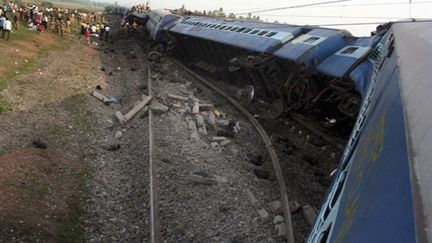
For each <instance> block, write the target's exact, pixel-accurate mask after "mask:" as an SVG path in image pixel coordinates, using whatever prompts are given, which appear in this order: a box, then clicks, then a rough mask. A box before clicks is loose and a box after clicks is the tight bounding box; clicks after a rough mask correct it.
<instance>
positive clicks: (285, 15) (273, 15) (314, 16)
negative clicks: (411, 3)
mask: <svg viewBox="0 0 432 243" xmlns="http://www.w3.org/2000/svg"><path fill="white" fill-rule="evenodd" d="M260 16H272V17H300V18H334V19H408V18H411V17H400V16H341V15H339V16H337V15H332V16H330V15H296V14H263V15H260Z"/></svg>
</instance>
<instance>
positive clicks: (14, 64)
mask: <svg viewBox="0 0 432 243" xmlns="http://www.w3.org/2000/svg"><path fill="white" fill-rule="evenodd" d="M69 43H70V42H69V41H67V40H66V39H64V38H61V37H59V36H56V35H54V34H52V33H47V32H45V33H36V32H33V31H30V30H28V29H26V28H25V26H23V25H22V26H20V28H19V29H18V30H17V31H14V32H12V33H11V38H10V40H9V41H8V42H7V41H5V40H4V39H0V91H1V90H4V89H6V88H7V87H8V86H9V82H10V80H12V79H13V78H15V77H16V76H18V75H23V74H26V73H30V72H32V71H34V70H36V68H38V67H39V66H40V65H41V63H40V62H39V60H40V59H41V58H43V57H46V56H48V53H49V51H51V50H57V51H61V50H64V49H66V48H67V47H68V46H69ZM9 110H11V107H10V105H9V104H7V103H6V102H5V100H4V99H3V98H2V97H1V96H0V113H2V112H7V111H9Z"/></svg>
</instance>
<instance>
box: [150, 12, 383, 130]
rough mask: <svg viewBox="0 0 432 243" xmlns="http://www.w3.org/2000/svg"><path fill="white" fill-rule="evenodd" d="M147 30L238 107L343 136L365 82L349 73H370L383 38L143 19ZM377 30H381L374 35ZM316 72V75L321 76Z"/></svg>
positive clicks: (168, 16)
mask: <svg viewBox="0 0 432 243" xmlns="http://www.w3.org/2000/svg"><path fill="white" fill-rule="evenodd" d="M148 16H149V20H148V23H147V30H148V31H149V33H150V36H151V38H152V39H153V40H154V41H155V43H159V44H160V46H163V48H164V49H166V50H168V51H170V52H171V53H172V54H173V55H175V56H176V57H177V58H179V59H182V60H184V61H187V62H189V63H190V62H195V65H196V66H198V67H200V68H201V69H204V70H206V71H208V72H210V73H212V74H214V75H215V77H219V78H220V79H222V80H230V83H231V84H233V85H235V86H236V87H238V90H240V91H242V92H239V96H242V98H243V102H244V103H247V102H249V103H254V105H256V104H258V105H259V106H260V107H263V108H264V110H268V111H270V112H268V113H267V115H266V117H269V118H275V117H277V116H280V115H282V114H286V113H287V112H297V113H300V114H303V115H305V116H306V117H308V118H310V120H315V121H320V123H322V124H325V125H326V127H327V129H328V130H331V127H334V128H337V129H333V130H334V132H340V131H342V134H341V135H342V136H344V134H345V136H346V135H347V134H349V132H350V131H351V130H350V129H351V128H352V126H353V124H354V121H355V119H356V116H357V113H358V110H359V106H360V103H361V94H362V92H363V90H362V89H363V88H364V86H365V82H367V80H366V79H365V77H363V76H362V75H361V74H362V73H361V72H360V73H355V75H351V74H352V71H353V69H354V68H355V67H356V66H358V65H360V66H371V64H370V62H371V61H369V60H368V57H371V58H373V57H374V56H376V55H377V52H379V50H377V49H374V48H375V46H376V44H377V43H378V41H379V40H380V38H381V37H382V34H383V33H384V32H385V31H383V30H381V31H379V32H377V33H376V34H375V35H374V36H372V37H366V38H356V37H353V36H351V35H350V34H349V33H348V32H346V31H342V30H335V29H326V28H318V27H308V26H306V27H305V26H294V25H285V24H272V23H263V22H252V21H239V20H227V19H215V18H208V17H197V16H188V17H180V16H177V15H174V14H172V13H170V12H168V11H151V12H149V14H148ZM382 29H385V28H382ZM323 70H324V71H323Z"/></svg>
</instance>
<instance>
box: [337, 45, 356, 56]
mask: <svg viewBox="0 0 432 243" xmlns="http://www.w3.org/2000/svg"><path fill="white" fill-rule="evenodd" d="M358 49H359V48H358V47H348V48H346V49H345V50H343V51H342V52H341V54H345V55H350V54H353V53H354V52H355V51H357V50H358Z"/></svg>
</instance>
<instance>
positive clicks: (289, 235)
mask: <svg viewBox="0 0 432 243" xmlns="http://www.w3.org/2000/svg"><path fill="white" fill-rule="evenodd" d="M173 62H174V63H175V64H176V65H177V66H179V67H180V68H182V69H183V70H185V71H186V72H187V73H189V74H190V75H192V76H193V77H194V78H196V79H197V80H198V81H200V82H202V83H204V84H205V85H207V86H208V87H210V88H211V89H213V90H214V91H216V92H217V93H219V94H220V95H222V96H223V97H224V98H225V99H227V100H228V101H229V102H230V103H231V104H232V105H234V106H235V107H236V108H237V109H238V110H239V111H240V112H241V113H243V115H244V116H246V117H247V118H248V119H249V121H250V122H251V123H252V125H253V126H254V127H255V129H256V130H257V131H258V133H259V134H260V136H261V138H262V140H263V141H264V144H265V146H266V149H267V151H268V153H269V155H270V159H271V161H272V165H273V169H274V171H275V173H276V179H277V183H278V186H279V190H280V194H281V198H282V205H283V213H284V218H285V227H286V234H285V238H286V240H287V242H288V243H294V230H293V225H292V219H291V212H290V209H289V199H288V193H287V187H286V185H285V181H284V177H283V175H282V170H281V166H280V163H279V159H278V156H277V154H276V151H275V150H274V148H273V145H272V142H271V140H270V138H269V136H268V135H267V133H266V131H265V130H264V129H263V128H262V126H261V124H259V122H258V121H257V120H256V119H255V118H254V117H253V115H252V114H250V113H249V112H248V111H247V110H246V109H245V108H244V107H243V106H242V105H241V104H240V103H238V102H237V101H236V100H235V99H234V98H232V97H231V96H229V95H228V94H227V93H226V92H224V91H223V90H222V89H220V88H219V87H217V86H216V85H214V84H213V83H211V82H209V81H208V80H206V79H204V78H203V77H201V76H200V75H198V74H196V73H195V72H194V71H192V70H191V69H189V68H187V67H186V66H184V65H183V64H181V63H180V62H178V61H176V60H173Z"/></svg>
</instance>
